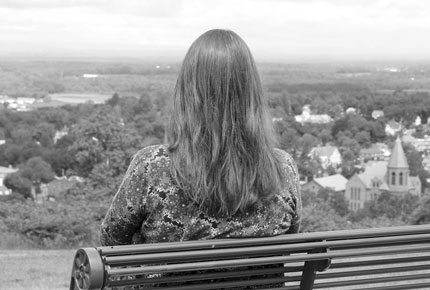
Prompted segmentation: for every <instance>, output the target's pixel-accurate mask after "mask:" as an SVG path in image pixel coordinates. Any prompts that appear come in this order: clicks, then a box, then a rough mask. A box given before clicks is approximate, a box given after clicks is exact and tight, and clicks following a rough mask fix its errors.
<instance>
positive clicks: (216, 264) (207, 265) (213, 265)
mask: <svg viewBox="0 0 430 290" xmlns="http://www.w3.org/2000/svg"><path fill="white" fill-rule="evenodd" d="M424 250H425V251H430V244H429V245H418V246H417V245H410V246H408V247H405V246H394V247H383V248H376V249H357V250H355V249H354V250H342V251H337V252H331V253H321V254H319V253H316V254H299V255H290V256H273V257H270V256H269V257H260V258H243V259H234V260H217V261H205V262H191V263H183V264H164V265H154V266H146V267H130V268H113V269H108V270H107V272H108V274H109V275H136V274H152V273H164V272H168V273H170V272H178V271H192V270H194V269H202V270H209V269H218V268H228V267H233V266H253V265H269V264H278V263H292V262H304V261H312V260H313V261H315V260H324V259H330V258H345V257H356V256H371V255H384V254H399V253H410V252H415V253H419V252H421V251H424ZM143 262H144V260H143V261H141V263H143Z"/></svg>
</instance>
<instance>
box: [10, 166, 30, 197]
mask: <svg viewBox="0 0 430 290" xmlns="http://www.w3.org/2000/svg"><path fill="white" fill-rule="evenodd" d="M3 184H4V186H6V187H7V188H9V189H11V190H12V191H13V192H16V193H19V194H21V195H22V196H24V198H32V196H31V186H32V183H31V180H30V179H28V178H25V177H22V176H21V174H20V173H19V172H14V173H10V174H8V175H6V177H5V179H4V180H3Z"/></svg>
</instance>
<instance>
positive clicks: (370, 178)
mask: <svg viewBox="0 0 430 290" xmlns="http://www.w3.org/2000/svg"><path fill="white" fill-rule="evenodd" d="M384 191H386V192H391V193H394V194H404V193H411V194H413V195H417V196H421V181H420V179H419V177H418V176H410V175H409V165H408V162H407V160H406V156H405V152H404V151H403V147H402V143H401V141H400V138H397V140H396V142H395V145H394V148H393V152H392V154H391V157H390V160H389V161H388V162H387V161H371V162H368V163H367V164H366V165H365V170H364V172H363V173H360V174H354V175H353V176H352V177H351V178H350V179H349V180H348V182H347V183H346V186H345V198H346V200H347V201H348V202H349V208H350V209H351V210H354V211H356V210H358V209H361V208H363V206H364V204H365V202H368V201H372V200H376V199H377V198H378V196H379V194H380V193H381V192H384Z"/></svg>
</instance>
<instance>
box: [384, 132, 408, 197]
mask: <svg viewBox="0 0 430 290" xmlns="http://www.w3.org/2000/svg"><path fill="white" fill-rule="evenodd" d="M387 167H388V168H387V184H388V186H389V188H390V191H392V192H407V191H408V189H409V186H408V184H409V165H408V161H407V159H406V155H405V152H404V151H403V146H402V142H401V141H400V138H399V137H398V136H397V139H396V142H395V144H394V148H393V152H392V153H391V157H390V161H389V162H388V165H387Z"/></svg>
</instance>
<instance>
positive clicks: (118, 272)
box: [70, 225, 430, 290]
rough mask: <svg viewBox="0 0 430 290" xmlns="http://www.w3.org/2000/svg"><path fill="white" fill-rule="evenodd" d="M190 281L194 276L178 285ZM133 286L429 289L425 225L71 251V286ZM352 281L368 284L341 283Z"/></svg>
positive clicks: (170, 289) (169, 289) (428, 228)
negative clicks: (72, 253)
mask: <svg viewBox="0 0 430 290" xmlns="http://www.w3.org/2000/svg"><path fill="white" fill-rule="evenodd" d="M267 265H278V267H267ZM279 265H281V267H279ZM282 265H284V266H283V267H282ZM260 266H261V267H260ZM265 266H266V267H265ZM256 267H260V268H256ZM323 272H324V273H323ZM262 275H263V276H262ZM264 275H272V276H273V275H275V276H273V277H269V278H265V276H264ZM276 275H277V276H276ZM190 281H195V282H194V284H191V285H185V286H184V285H183V284H182V283H184V282H190ZM279 283H280V285H281V286H280V287H277V288H273V286H270V285H269V284H271V285H274V284H279ZM378 283H379V284H378ZM381 283H382V284H381ZM133 285H145V287H146V288H144V289H165V290H174V289H178V290H179V289H187V290H192V289H196V290H197V289H199V290H202V289H224V288H226V289H228V288H233V287H238V288H237V289H240V288H241V287H247V286H249V287H252V286H254V287H257V288H258V289H268V288H271V289H284V290H293V289H297V290H310V289H333V287H340V288H337V289H377V290H389V289H392V290H394V289H396V290H400V289H430V225H419V226H402V227H389V228H373V229H365V230H346V231H331V232H315V233H300V234H292V235H282V236H275V237H263V238H247V239H225V240H204V241H186V242H174V243H160V244H141V245H129V246H114V247H98V248H83V249H79V250H78V251H77V252H76V255H75V258H74V261H73V269H72V277H71V283H70V289H71V290H76V289H85V290H86V289H91V290H92V289H103V288H105V287H120V286H133ZM282 285H283V286H282ZM358 285H360V287H368V288H345V287H354V286H358ZM248 289H249V288H248Z"/></svg>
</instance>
